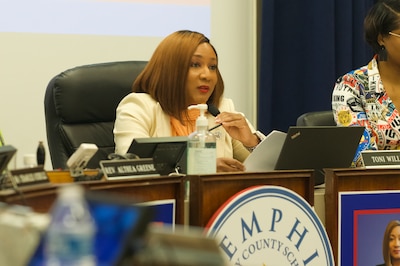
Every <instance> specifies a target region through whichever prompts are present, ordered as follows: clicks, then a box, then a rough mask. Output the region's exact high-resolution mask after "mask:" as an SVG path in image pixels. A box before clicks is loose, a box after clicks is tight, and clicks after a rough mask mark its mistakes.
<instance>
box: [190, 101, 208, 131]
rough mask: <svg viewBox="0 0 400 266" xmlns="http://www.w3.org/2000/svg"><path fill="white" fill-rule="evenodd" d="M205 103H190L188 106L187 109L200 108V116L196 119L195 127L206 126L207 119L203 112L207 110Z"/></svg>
mask: <svg viewBox="0 0 400 266" xmlns="http://www.w3.org/2000/svg"><path fill="white" fill-rule="evenodd" d="M207 108H208V106H207V104H205V103H200V104H195V105H190V106H189V107H188V109H189V110H191V109H199V110H200V116H199V117H198V118H197V119H196V127H197V128H198V127H208V120H207V118H206V117H205V115H204V114H205V112H206V111H207Z"/></svg>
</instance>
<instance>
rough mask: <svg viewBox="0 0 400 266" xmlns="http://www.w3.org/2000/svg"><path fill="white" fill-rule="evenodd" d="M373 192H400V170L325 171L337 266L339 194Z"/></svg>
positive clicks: (328, 217) (329, 224)
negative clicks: (345, 192)
mask: <svg viewBox="0 0 400 266" xmlns="http://www.w3.org/2000/svg"><path fill="white" fill-rule="evenodd" d="M372 190H400V169H368V170H367V169H363V168H349V169H325V225H326V231H327V233H328V236H329V239H330V241H331V245H332V249H333V254H334V256H335V260H336V264H337V263H338V257H337V254H338V234H339V232H338V222H339V221H338V218H339V216H338V215H339V213H338V207H339V206H338V197H339V192H344V191H372Z"/></svg>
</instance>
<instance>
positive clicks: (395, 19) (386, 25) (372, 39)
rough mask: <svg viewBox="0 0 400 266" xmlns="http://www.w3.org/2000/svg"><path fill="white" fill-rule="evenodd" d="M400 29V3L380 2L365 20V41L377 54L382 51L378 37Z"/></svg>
mask: <svg viewBox="0 0 400 266" xmlns="http://www.w3.org/2000/svg"><path fill="white" fill-rule="evenodd" d="M399 27H400V1H399V0H380V1H378V2H377V3H376V4H375V5H374V6H373V7H372V8H371V9H370V10H369V12H368V14H367V16H366V17H365V19H364V32H365V40H366V41H367V42H368V44H369V45H370V46H371V47H372V49H373V50H374V52H375V53H378V52H379V50H380V48H381V47H380V45H379V43H378V36H379V34H381V35H382V36H387V35H388V34H389V32H390V31H393V30H396V29H398V28H399Z"/></svg>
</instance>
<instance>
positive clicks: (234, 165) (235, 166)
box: [217, 157, 245, 172]
mask: <svg viewBox="0 0 400 266" xmlns="http://www.w3.org/2000/svg"><path fill="white" fill-rule="evenodd" d="M244 170H245V167H244V164H242V163H241V162H239V161H238V160H236V159H232V158H223V157H220V158H217V172H243V171H244Z"/></svg>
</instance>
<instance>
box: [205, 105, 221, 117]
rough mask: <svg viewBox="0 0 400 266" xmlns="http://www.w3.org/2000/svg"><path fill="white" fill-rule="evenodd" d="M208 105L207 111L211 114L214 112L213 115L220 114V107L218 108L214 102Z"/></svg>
mask: <svg viewBox="0 0 400 266" xmlns="http://www.w3.org/2000/svg"><path fill="white" fill-rule="evenodd" d="M207 106H208V107H207V111H208V112H209V113H210V114H212V115H213V116H217V115H219V113H220V111H219V110H218V108H217V107H216V106H215V105H213V104H208V105H207Z"/></svg>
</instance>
